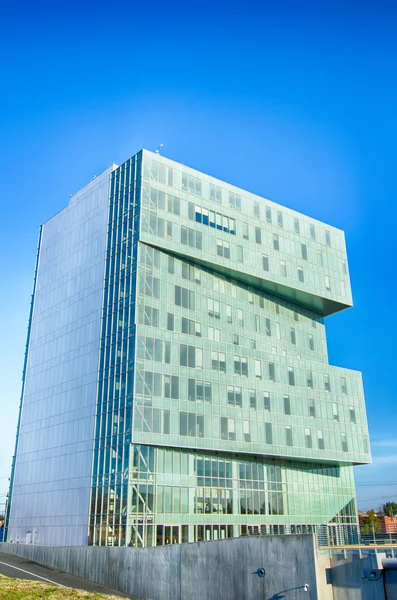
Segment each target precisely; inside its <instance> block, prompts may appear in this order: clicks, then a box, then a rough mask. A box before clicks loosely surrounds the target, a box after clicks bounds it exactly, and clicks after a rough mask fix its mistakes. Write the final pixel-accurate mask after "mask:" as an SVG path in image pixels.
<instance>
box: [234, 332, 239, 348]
mask: <svg viewBox="0 0 397 600" xmlns="http://www.w3.org/2000/svg"><path fill="white" fill-rule="evenodd" d="M233 344H234V345H235V346H239V345H240V338H239V336H238V334H237V333H233Z"/></svg>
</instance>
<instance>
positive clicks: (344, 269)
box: [342, 260, 347, 275]
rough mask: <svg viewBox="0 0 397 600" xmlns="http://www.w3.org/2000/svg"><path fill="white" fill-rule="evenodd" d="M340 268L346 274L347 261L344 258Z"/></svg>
mask: <svg viewBox="0 0 397 600" xmlns="http://www.w3.org/2000/svg"><path fill="white" fill-rule="evenodd" d="M342 270H343V274H344V275H347V263H346V261H345V260H342Z"/></svg>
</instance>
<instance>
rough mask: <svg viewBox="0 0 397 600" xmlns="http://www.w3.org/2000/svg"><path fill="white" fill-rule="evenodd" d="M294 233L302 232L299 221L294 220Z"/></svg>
mask: <svg viewBox="0 0 397 600" xmlns="http://www.w3.org/2000/svg"><path fill="white" fill-rule="evenodd" d="M294 231H295V233H298V234H299V233H300V232H301V231H300V227H299V219H295V220H294Z"/></svg>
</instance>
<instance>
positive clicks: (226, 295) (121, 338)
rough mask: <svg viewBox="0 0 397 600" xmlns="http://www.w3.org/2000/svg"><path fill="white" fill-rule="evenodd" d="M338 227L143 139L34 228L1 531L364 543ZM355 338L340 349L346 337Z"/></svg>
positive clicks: (362, 437) (364, 433) (59, 537)
mask: <svg viewBox="0 0 397 600" xmlns="http://www.w3.org/2000/svg"><path fill="white" fill-rule="evenodd" d="M351 304H352V297H351V290H350V281H349V275H348V267H347V259H346V248H345V240H344V234H343V232H342V231H340V230H338V229H335V228H333V227H330V226H328V225H325V224H323V223H320V222H318V221H316V220H314V219H311V218H309V217H307V216H305V215H302V214H299V213H297V212H295V211H292V210H290V209H287V208H285V207H282V206H280V205H277V204H275V203H273V202H270V201H268V200H266V199H264V198H261V197H258V196H256V195H254V194H251V193H249V192H247V191H244V190H242V189H239V188H236V187H234V186H232V185H230V184H227V183H225V182H222V181H220V180H217V179H215V178H213V177H209V176H207V175H204V174H203V173H200V172H198V171H195V170H193V169H190V168H188V167H186V166H184V165H182V164H179V163H176V162H174V161H171V160H169V159H166V158H164V157H162V156H159V155H158V154H154V153H151V152H148V151H146V150H143V151H141V152H139V153H138V154H136V155H135V156H134V157H133V158H131V159H130V160H128V161H127V162H126V163H124V164H123V165H122V166H120V167H116V166H115V165H113V166H112V167H111V168H110V169H108V170H107V171H106V172H105V173H103V174H102V175H101V176H99V177H97V178H95V179H94V180H93V181H92V182H91V183H90V184H88V186H86V187H85V188H83V190H81V191H80V192H78V193H77V194H76V195H74V196H72V198H71V200H70V204H69V206H68V207H67V208H66V209H64V211H61V212H60V213H58V215H56V216H55V217H54V218H53V219H51V220H50V221H48V222H47V223H45V224H44V225H43V227H42V229H41V238H40V245H39V253H38V262H37V269H36V277H35V289H34V294H33V301H32V310H31V318H30V325H29V336H28V346H27V355H26V361H25V363H26V364H25V372H24V385H23V394H22V402H21V412H20V417H19V425H18V436H17V446H16V456H15V460H14V465H13V472H12V481H11V488H10V498H9V500H10V501H9V508H8V514H7V538H8V540H11V539H13V540H14V541H20V542H26V541H28V542H29V541H31V542H32V543H36V542H37V543H42V544H52V545H68V544H71V545H81V544H94V545H132V546H147V545H148V546H152V545H161V544H170V543H181V542H189V541H197V540H214V539H222V538H227V537H236V536H240V535H255V534H268V533H285V534H289V533H291V534H293V533H301V532H312V531H316V533H317V534H318V537H319V540H320V543H335V542H342V543H343V542H346V541H354V539H355V536H356V535H357V533H356V532H357V523H358V521H357V510H356V502H355V486H354V477H353V465H354V464H363V463H368V462H370V448H369V439H368V428H367V421H366V412H365V403H364V395H363V388H362V380H361V374H360V373H358V372H355V371H351V370H347V369H344V368H339V367H334V366H330V365H329V364H328V357H327V345H326V336H325V327H324V318H325V317H326V316H328V315H331V314H333V313H335V312H338V311H340V310H343V309H344V308H347V307H349V306H351ZM341 341H342V340H341Z"/></svg>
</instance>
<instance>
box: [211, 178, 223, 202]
mask: <svg viewBox="0 0 397 600" xmlns="http://www.w3.org/2000/svg"><path fill="white" fill-rule="evenodd" d="M210 200H214V201H215V202H217V203H218V204H221V202H222V189H221V188H220V187H218V186H217V185H214V184H213V183H210Z"/></svg>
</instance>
